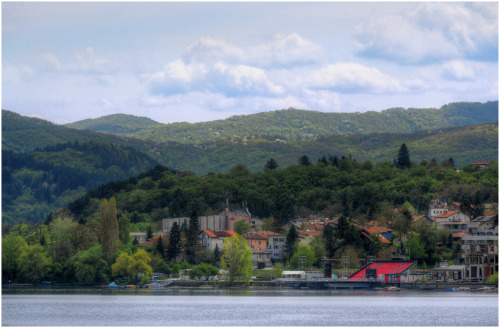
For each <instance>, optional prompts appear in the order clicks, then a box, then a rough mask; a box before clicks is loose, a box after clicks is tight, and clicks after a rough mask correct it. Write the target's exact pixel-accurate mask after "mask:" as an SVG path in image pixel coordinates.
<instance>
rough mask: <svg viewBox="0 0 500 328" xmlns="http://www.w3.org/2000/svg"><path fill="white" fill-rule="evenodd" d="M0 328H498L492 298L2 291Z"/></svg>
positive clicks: (416, 294)
mask: <svg viewBox="0 0 500 328" xmlns="http://www.w3.org/2000/svg"><path fill="white" fill-rule="evenodd" d="M2 325H3V326H211V327H215V326H498V294H497V293H482V292H441V291H416V290H396V291H389V290H291V289H273V290H271V289H262V290H259V289H236V290H235V289H169V288H164V289H159V290H147V289H137V290H107V289H90V288H89V289H56V288H47V289H3V290H2Z"/></svg>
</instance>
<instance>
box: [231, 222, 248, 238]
mask: <svg viewBox="0 0 500 328" xmlns="http://www.w3.org/2000/svg"><path fill="white" fill-rule="evenodd" d="M234 231H235V232H236V233H238V234H240V235H243V234H245V233H247V232H249V231H250V226H249V225H248V223H246V222H245V221H243V220H241V221H236V223H235V224H234Z"/></svg>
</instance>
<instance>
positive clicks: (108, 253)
mask: <svg viewBox="0 0 500 328" xmlns="http://www.w3.org/2000/svg"><path fill="white" fill-rule="evenodd" d="M119 241H120V239H119V229H118V217H117V215H116V199H115V198H114V197H111V198H110V199H109V202H108V200H107V199H103V200H102V202H101V250H102V255H103V257H104V259H105V260H106V262H108V264H109V265H111V263H112V262H113V256H114V254H115V253H116V252H117V251H118V243H119Z"/></svg>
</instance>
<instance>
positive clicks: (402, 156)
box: [396, 143, 411, 170]
mask: <svg viewBox="0 0 500 328" xmlns="http://www.w3.org/2000/svg"><path fill="white" fill-rule="evenodd" d="M396 167H397V168H398V169H403V170H404V169H409V168H410V167H411V162H410V152H409V151H408V148H407V147H406V144H404V143H403V144H402V145H401V147H400V148H399V152H398V158H397V160H396Z"/></svg>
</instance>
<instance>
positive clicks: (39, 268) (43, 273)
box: [17, 244, 52, 284]
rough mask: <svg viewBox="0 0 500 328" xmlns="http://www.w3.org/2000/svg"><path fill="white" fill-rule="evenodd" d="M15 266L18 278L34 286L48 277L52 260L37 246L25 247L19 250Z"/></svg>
mask: <svg viewBox="0 0 500 328" xmlns="http://www.w3.org/2000/svg"><path fill="white" fill-rule="evenodd" d="M17 264H18V269H19V275H20V277H22V278H23V279H24V280H25V281H28V282H31V283H34V284H36V283H39V282H40V281H42V280H43V279H44V278H45V277H47V276H48V274H49V272H50V267H51V264H52V260H51V258H50V257H48V255H47V252H46V251H45V250H44V249H43V247H42V246H40V245H38V244H37V245H33V246H28V245H25V246H22V247H21V248H20V249H19V260H18V262H17Z"/></svg>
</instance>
